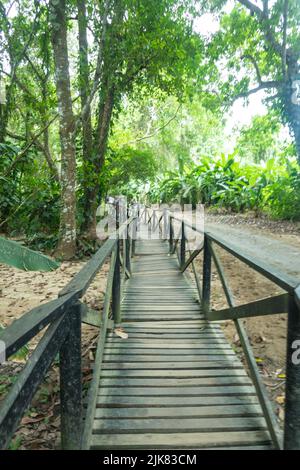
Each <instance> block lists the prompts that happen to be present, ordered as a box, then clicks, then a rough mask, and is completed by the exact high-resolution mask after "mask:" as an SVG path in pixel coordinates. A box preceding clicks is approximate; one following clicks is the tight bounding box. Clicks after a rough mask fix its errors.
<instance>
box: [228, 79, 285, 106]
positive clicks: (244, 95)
mask: <svg viewBox="0 0 300 470" xmlns="http://www.w3.org/2000/svg"><path fill="white" fill-rule="evenodd" d="M281 83H282V82H280V81H269V82H262V83H261V84H260V85H258V86H257V87H255V88H252V89H251V90H248V91H245V92H242V93H238V94H237V95H235V97H234V99H233V101H236V100H237V99H239V98H248V97H249V96H251V95H254V94H255V93H257V92H258V91H260V90H266V89H271V88H279V87H280V85H281Z"/></svg>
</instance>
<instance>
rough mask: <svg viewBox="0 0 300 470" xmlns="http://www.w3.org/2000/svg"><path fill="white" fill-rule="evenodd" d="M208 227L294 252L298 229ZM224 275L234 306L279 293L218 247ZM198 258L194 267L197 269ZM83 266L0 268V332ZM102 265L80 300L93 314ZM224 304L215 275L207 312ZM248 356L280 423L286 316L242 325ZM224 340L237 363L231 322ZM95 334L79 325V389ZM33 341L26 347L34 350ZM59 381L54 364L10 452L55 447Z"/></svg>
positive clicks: (13, 365) (245, 223)
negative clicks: (241, 232) (255, 236)
mask: <svg viewBox="0 0 300 470" xmlns="http://www.w3.org/2000/svg"><path fill="white" fill-rule="evenodd" d="M210 220H211V221H212V222H218V221H219V222H221V223H222V224H224V223H227V224H229V225H234V226H241V229H244V228H245V227H247V230H249V231H251V233H260V234H264V235H267V236H269V237H270V238H273V239H275V240H280V241H284V242H285V243H288V244H290V246H293V247H295V248H299V249H300V236H299V234H300V230H299V227H298V225H297V224H291V223H285V222H280V223H274V222H269V221H267V220H266V219H265V220H263V221H262V220H261V219H258V220H257V219H251V218H245V217H243V216H228V217H227V219H226V216H222V217H220V216H210ZM218 253H219V255H220V258H221V260H222V263H223V266H224V269H225V273H226V276H227V278H228V280H229V284H230V286H231V290H232V292H233V295H234V297H235V300H236V303H237V304H243V303H246V302H248V301H252V300H256V299H259V298H263V297H267V296H271V295H275V294H279V293H280V292H281V290H280V288H279V287H278V286H276V285H275V284H273V283H272V282H270V281H268V280H267V279H266V278H264V277H263V276H261V275H260V274H258V273H256V272H255V271H253V270H252V269H250V268H248V267H247V266H245V265H244V264H243V263H241V262H240V261H238V260H236V259H235V258H234V257H233V256H231V255H229V254H228V253H226V252H224V251H223V250H221V249H220V248H218ZM201 263H202V259H201V255H200V256H199V257H198V258H197V261H196V265H197V266H198V268H199V270H200V267H201ZM83 264H84V261H78V262H68V263H63V264H62V265H61V267H60V268H59V269H58V270H57V271H54V272H50V273H37V272H24V271H20V270H17V269H14V268H10V267H7V266H4V265H0V325H1V326H2V327H5V326H7V325H9V324H10V323H11V322H12V321H13V320H14V319H17V318H19V317H20V316H21V315H23V314H24V313H25V312H26V311H28V310H29V309H31V308H33V307H35V306H37V305H40V304H42V303H45V302H47V301H49V300H52V299H55V298H56V297H57V294H58V293H59V291H60V290H61V289H62V288H63V287H64V286H65V285H66V284H67V282H68V281H69V280H70V279H71V278H72V277H73V276H74V275H75V274H76V272H78V271H79V270H80V268H81V267H82V266H83ZM107 270H108V266H107V265H105V266H104V267H103V268H102V270H101V272H100V273H99V274H98V275H97V277H96V278H95V280H94V282H93V283H92V285H91V286H90V288H89V290H88V292H87V294H86V296H85V298H84V300H85V301H86V302H87V303H88V305H89V306H90V307H92V308H94V309H96V310H100V309H101V306H102V301H103V295H104V292H105V284H106V274H107ZM226 306H227V303H226V299H225V297H224V294H223V293H222V287H221V283H220V281H219V279H218V275H217V273H216V271H215V270H213V274H212V307H213V308H215V309H221V308H225V307H226ZM244 324H245V328H246V331H247V333H248V336H249V339H250V342H251V345H252V348H253V352H254V355H255V357H256V359H257V363H258V365H259V367H260V371H261V374H262V377H263V381H264V382H265V384H266V386H267V388H268V392H269V394H270V396H271V398H272V400H273V402H274V405H275V408H276V413H277V415H278V417H279V419H280V421H281V422H282V419H283V406H284V383H285V376H284V365H285V349H286V315H272V316H268V317H255V318H251V319H247V320H245V321H244ZM222 327H223V328H224V332H225V334H226V337H227V338H228V340H229V341H230V342H231V344H232V345H233V347H234V349H235V350H236V352H237V353H238V354H239V355H240V357H241V358H242V360H244V359H243V354H242V350H241V346H240V343H239V339H238V337H237V334H236V330H235V327H234V324H233V322H231V321H227V322H223V323H222ZM97 334H98V330H97V329H96V328H93V327H89V326H86V325H84V326H83V334H82V342H83V348H82V349H83V374H84V387H85V389H86V388H87V385H88V382H89V380H90V378H91V375H92V374H91V364H92V362H93V359H94V357H93V354H94V344H95V341H96V339H97ZM37 339H38V338H36V339H35V340H33V341H32V342H30V344H29V351H28V354H30V350H32V349H34V347H35V345H36V343H37ZM28 354H26V355H25V357H24V358H15V359H14V360H13V361H10V362H9V363H7V365H6V366H4V367H3V368H2V370H1V375H0V399H1V398H2V399H3V398H4V396H5V395H6V393H7V391H8V390H9V388H10V387H11V385H12V383H13V381H14V380H15V377H16V375H17V373H18V372H20V370H22V368H23V366H24V363H25V362H26V358H27V357H28ZM58 382H59V380H58V368H57V365H55V364H54V366H53V367H52V368H51V369H50V371H49V374H48V375H47V377H46V380H45V382H44V383H43V385H42V386H41V387H40V390H39V392H38V393H37V394H36V397H35V398H34V400H33V403H32V406H31V408H30V410H29V411H28V412H27V413H26V415H25V417H24V418H23V420H22V422H21V425H20V427H19V429H18V431H17V433H16V435H15V437H14V440H13V442H12V444H11V448H12V449H53V448H57V447H59V427H60V422H59V383H58Z"/></svg>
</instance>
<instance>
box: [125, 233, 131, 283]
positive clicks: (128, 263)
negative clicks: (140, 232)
mask: <svg viewBox="0 0 300 470" xmlns="http://www.w3.org/2000/svg"><path fill="white" fill-rule="evenodd" d="M125 234H126V238H125V251H126V265H125V266H126V269H127V271H128V273H129V274H131V261H130V228H129V225H127V229H126V232H125Z"/></svg>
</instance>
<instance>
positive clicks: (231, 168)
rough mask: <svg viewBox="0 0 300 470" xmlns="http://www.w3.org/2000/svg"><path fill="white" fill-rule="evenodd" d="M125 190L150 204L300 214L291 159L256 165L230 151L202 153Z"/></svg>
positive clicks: (299, 182) (298, 182) (298, 179)
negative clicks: (186, 165)
mask: <svg viewBox="0 0 300 470" xmlns="http://www.w3.org/2000/svg"><path fill="white" fill-rule="evenodd" d="M123 190H124V193H125V194H126V195H127V196H128V197H129V198H130V199H144V200H145V199H146V200H147V201H148V202H151V203H158V202H159V203H174V202H178V203H180V204H193V205H194V206H195V205H196V204H197V203H202V204H205V205H206V206H212V207H216V208H222V209H225V210H227V211H232V212H243V211H247V210H252V211H255V212H264V213H267V214H269V215H270V216H271V217H273V218H283V219H293V220H299V219H300V174H299V171H298V168H297V164H296V163H295V162H294V161H288V162H285V161H284V160H283V159H281V160H280V159H277V160H275V159H270V160H268V161H267V162H263V163H262V164H261V165H258V164H247V163H244V162H242V163H241V162H239V161H237V160H236V159H235V158H234V156H229V157H225V156H224V155H222V156H221V157H220V158H219V159H211V158H203V159H201V162H200V163H199V164H194V165H193V166H192V167H190V168H189V169H185V172H184V174H180V173H178V172H177V173H176V172H169V173H168V174H166V175H165V176H163V177H160V178H157V179H156V180H155V181H154V182H153V183H148V184H145V183H143V184H142V185H139V184H138V183H137V182H131V183H130V185H127V187H125V188H123Z"/></svg>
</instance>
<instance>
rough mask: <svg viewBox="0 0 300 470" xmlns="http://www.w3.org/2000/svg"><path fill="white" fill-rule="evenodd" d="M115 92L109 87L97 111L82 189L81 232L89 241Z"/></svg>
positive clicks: (94, 232) (94, 219)
mask: <svg viewBox="0 0 300 470" xmlns="http://www.w3.org/2000/svg"><path fill="white" fill-rule="evenodd" d="M114 99H115V92H114V88H113V87H111V88H110V89H109V90H108V91H107V93H106V94H105V97H104V99H102V100H101V102H100V104H99V109H98V118H97V127H96V131H95V138H94V144H93V154H92V158H91V160H90V162H89V175H88V180H87V183H86V185H85V187H84V197H83V207H84V211H83V213H84V219H83V223H82V231H83V233H84V234H85V236H86V237H87V238H89V239H92V240H93V239H96V238H97V236H96V211H97V207H98V204H99V203H100V190H101V180H100V174H101V170H102V168H103V165H104V161H105V152H106V147H107V139H108V135H109V130H110V123H111V117H112V112H113V107H114Z"/></svg>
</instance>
